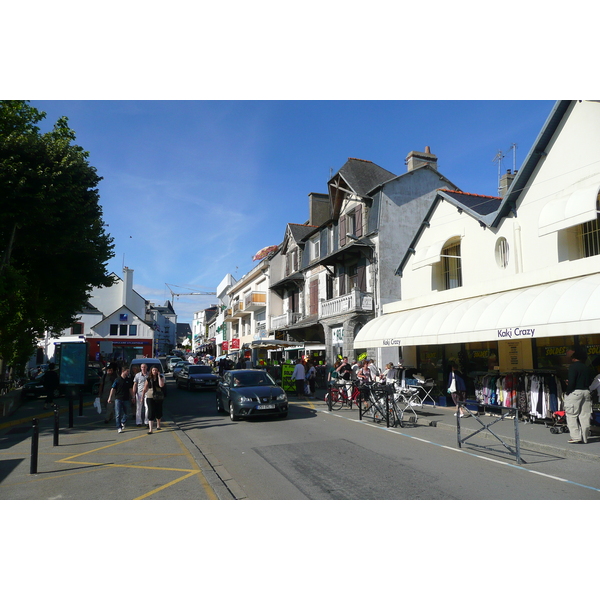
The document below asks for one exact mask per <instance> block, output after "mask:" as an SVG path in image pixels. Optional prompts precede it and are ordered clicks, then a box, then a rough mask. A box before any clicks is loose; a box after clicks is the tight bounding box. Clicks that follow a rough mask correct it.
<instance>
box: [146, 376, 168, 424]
mask: <svg viewBox="0 0 600 600" xmlns="http://www.w3.org/2000/svg"><path fill="white" fill-rule="evenodd" d="M164 387H165V377H164V375H163V374H162V373H161V372H160V371H159V370H158V367H152V369H150V375H149V376H148V379H147V380H146V384H145V386H144V395H145V397H146V406H147V408H148V434H150V433H152V421H154V420H155V419H156V430H157V431H160V421H161V419H162V416H163V400H164V399H165V393H164V390H163V388H164Z"/></svg>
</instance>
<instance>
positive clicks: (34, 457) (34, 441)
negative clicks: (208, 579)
mask: <svg viewBox="0 0 600 600" xmlns="http://www.w3.org/2000/svg"><path fill="white" fill-rule="evenodd" d="M39 439H40V428H39V426H38V420H37V419H33V431H32V433H31V460H30V462H29V474H30V475H35V474H36V473H37V468H38V446H39Z"/></svg>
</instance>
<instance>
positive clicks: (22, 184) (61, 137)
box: [0, 100, 114, 366]
mask: <svg viewBox="0 0 600 600" xmlns="http://www.w3.org/2000/svg"><path fill="white" fill-rule="evenodd" d="M45 117H46V114H45V113H43V112H40V111H38V110H37V109H35V108H34V107H32V106H31V105H30V104H29V103H28V102H24V101H4V100H3V101H0V215H1V218H0V253H2V256H1V260H0V359H4V361H6V362H8V363H10V364H13V365H15V366H22V365H23V364H24V363H25V362H26V360H27V359H28V358H29V356H31V354H32V351H33V349H34V348H35V346H36V340H37V338H39V337H42V336H43V335H44V332H45V331H46V330H49V331H50V332H52V333H58V332H60V331H62V330H63V329H65V328H66V327H68V326H69V325H70V324H71V323H72V322H73V318H74V316H75V314H76V313H77V312H79V311H80V310H81V309H82V307H83V306H84V304H85V302H86V300H87V299H88V298H89V292H90V291H91V289H92V288H93V287H96V286H98V287H99V286H110V285H111V284H112V283H113V280H112V278H111V275H109V274H108V272H107V270H106V264H107V262H108V260H110V259H111V258H112V257H113V256H114V251H113V249H114V244H113V240H112V238H111V237H110V236H109V235H108V234H107V233H106V232H105V231H104V227H105V223H104V222H103V220H102V209H101V207H100V204H99V192H98V188H97V186H98V183H99V182H100V181H101V179H102V178H101V177H99V176H98V174H97V172H96V169H95V168H94V167H92V166H91V165H90V164H89V162H88V157H89V153H88V152H86V151H85V150H84V149H83V148H81V147H80V146H78V145H76V144H75V143H74V142H75V132H74V131H72V130H71V129H70V128H69V126H68V120H67V118H66V117H62V118H61V119H59V120H58V121H57V122H56V124H55V125H54V127H53V129H52V131H49V132H47V133H41V132H40V128H39V127H38V123H40V122H41V121H42V120H43V119H44V118H45Z"/></svg>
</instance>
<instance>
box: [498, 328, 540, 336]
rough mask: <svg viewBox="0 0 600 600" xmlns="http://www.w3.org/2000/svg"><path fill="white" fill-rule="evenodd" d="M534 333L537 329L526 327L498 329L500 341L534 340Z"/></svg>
mask: <svg viewBox="0 0 600 600" xmlns="http://www.w3.org/2000/svg"><path fill="white" fill-rule="evenodd" d="M534 333H535V329H533V328H530V329H528V328H525V327H512V328H506V329H498V339H513V338H532V337H533V334H534Z"/></svg>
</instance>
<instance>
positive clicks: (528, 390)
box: [475, 369, 564, 420]
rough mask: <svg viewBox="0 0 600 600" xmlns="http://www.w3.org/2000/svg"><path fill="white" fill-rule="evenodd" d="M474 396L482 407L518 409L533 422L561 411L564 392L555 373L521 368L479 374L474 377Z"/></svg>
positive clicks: (547, 370) (546, 370)
mask: <svg viewBox="0 0 600 600" xmlns="http://www.w3.org/2000/svg"><path fill="white" fill-rule="evenodd" d="M475 397H476V398H477V401H478V403H479V404H481V405H483V406H490V407H493V406H496V407H511V406H516V407H517V408H518V409H519V412H520V413H521V414H523V415H524V414H527V415H528V416H529V419H530V420H537V419H542V420H543V419H547V418H549V417H550V415H551V414H552V413H554V412H557V411H558V410H561V408H562V405H563V400H564V393H563V387H562V382H561V381H560V378H559V377H558V376H557V375H556V372H555V371H552V370H549V369H519V370H517V371H502V372H501V371H489V372H487V373H483V374H481V372H480V373H479V374H477V375H476V377H475Z"/></svg>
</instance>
